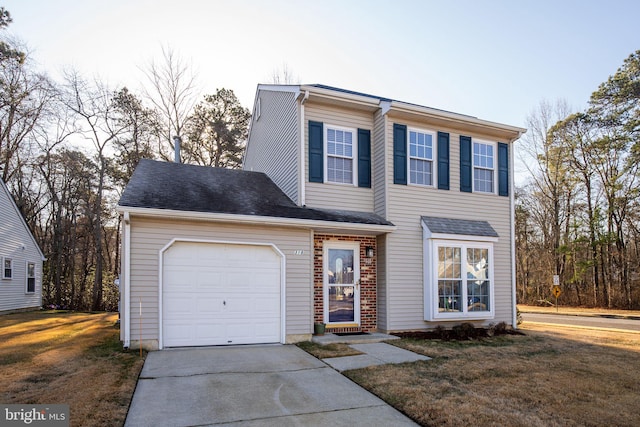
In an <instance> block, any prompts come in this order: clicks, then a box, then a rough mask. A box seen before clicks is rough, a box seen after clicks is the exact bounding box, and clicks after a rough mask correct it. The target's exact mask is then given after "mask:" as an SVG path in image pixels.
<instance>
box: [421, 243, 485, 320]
mask: <svg viewBox="0 0 640 427" xmlns="http://www.w3.org/2000/svg"><path fill="white" fill-rule="evenodd" d="M433 257H434V259H433V264H432V265H434V266H435V269H434V270H435V271H434V272H433V277H432V280H433V284H434V285H435V288H436V289H434V293H433V294H434V295H437V309H436V310H435V312H434V317H435V318H438V317H440V318H446V317H450V318H456V317H474V316H478V317H486V316H488V315H490V314H491V313H492V311H493V308H492V305H493V301H492V284H493V245H492V244H491V243H484V242H447V241H435V242H434V253H433Z"/></svg>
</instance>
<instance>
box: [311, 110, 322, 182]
mask: <svg viewBox="0 0 640 427" xmlns="http://www.w3.org/2000/svg"><path fill="white" fill-rule="evenodd" d="M323 139H324V132H323V128H322V122H312V121H311V120H309V182H324V152H323V151H324V149H323V148H324V142H323Z"/></svg>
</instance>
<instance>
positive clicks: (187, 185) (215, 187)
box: [118, 159, 393, 226]
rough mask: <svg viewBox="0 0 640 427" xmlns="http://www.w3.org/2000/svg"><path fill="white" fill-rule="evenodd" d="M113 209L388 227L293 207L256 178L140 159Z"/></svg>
mask: <svg viewBox="0 0 640 427" xmlns="http://www.w3.org/2000/svg"><path fill="white" fill-rule="evenodd" d="M118 204H119V205H120V206H123V207H135V208H152V209H170V210H176V211H190V212H206V213H224V214H237V215H256V216H266V217H280V218H295V219H308V220H316V221H333V222H341V223H355V224H369V225H389V226H393V224H392V223H390V222H389V221H387V220H385V219H384V218H382V217H380V216H378V215H376V214H373V213H369V212H355V211H342V210H333V209H313V208H305V207H300V206H297V205H296V204H295V203H294V202H293V201H292V200H291V199H289V197H287V195H286V194H284V193H283V192H282V190H280V188H279V187H278V186H277V185H276V184H275V183H274V182H273V181H271V179H270V178H269V177H268V176H267V175H265V174H264V173H261V172H249V171H244V170H232V169H221V168H213V167H207V166H195V165H186V164H181V163H169V162H159V161H155V160H146V159H143V160H141V161H140V163H139V164H138V167H136V170H135V171H134V173H133V176H132V177H131V180H130V181H129V183H128V184H127V186H126V188H125V190H124V192H123V194H122V197H121V198H120V202H119V203H118Z"/></svg>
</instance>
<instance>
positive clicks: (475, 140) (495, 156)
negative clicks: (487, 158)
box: [471, 138, 498, 195]
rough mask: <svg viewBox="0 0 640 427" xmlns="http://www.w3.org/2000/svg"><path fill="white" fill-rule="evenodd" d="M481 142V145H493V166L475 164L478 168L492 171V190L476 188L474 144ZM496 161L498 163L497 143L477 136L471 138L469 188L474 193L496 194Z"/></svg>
mask: <svg viewBox="0 0 640 427" xmlns="http://www.w3.org/2000/svg"><path fill="white" fill-rule="evenodd" d="M476 143H478V144H482V145H490V146H491V147H493V168H486V167H483V166H477V168H478V169H483V170H490V171H491V173H492V177H493V191H480V190H476V173H475V170H476V161H475V151H474V146H475V144H476ZM497 163H498V143H497V142H495V141H487V140H484V139H478V138H471V188H472V191H473V192H474V193H478V194H496V195H497V194H498V168H497Z"/></svg>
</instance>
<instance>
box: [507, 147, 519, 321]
mask: <svg viewBox="0 0 640 427" xmlns="http://www.w3.org/2000/svg"><path fill="white" fill-rule="evenodd" d="M510 148H511V149H510V150H509V206H510V208H511V209H510V212H509V222H510V227H509V232H510V233H511V239H510V243H511V313H512V314H511V315H512V319H511V322H512V323H511V327H512V328H514V329H517V328H518V313H517V305H516V304H517V302H518V300H517V293H516V292H517V287H516V201H515V186H514V178H513V177H514V175H515V173H514V170H513V167H514V161H513V158H514V155H513V151H514V148H515V147H514V145H513V144H512V145H511V147H510Z"/></svg>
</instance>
